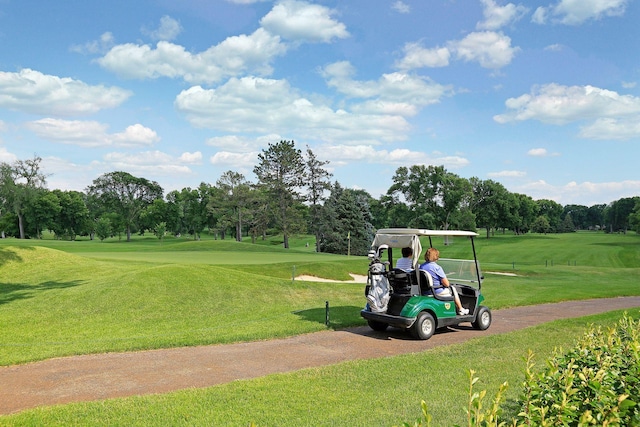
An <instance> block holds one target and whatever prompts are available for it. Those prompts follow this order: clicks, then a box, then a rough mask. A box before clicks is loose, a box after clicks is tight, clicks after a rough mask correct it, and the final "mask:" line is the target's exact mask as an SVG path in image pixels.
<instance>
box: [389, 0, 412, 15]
mask: <svg viewBox="0 0 640 427" xmlns="http://www.w3.org/2000/svg"><path fill="white" fill-rule="evenodd" d="M391 9H393V10H395V11H396V12H398V13H409V12H411V7H410V6H409V5H408V4H406V3H405V2H403V1H400V0H397V1H395V2H394V3H393V4H392V5H391Z"/></svg>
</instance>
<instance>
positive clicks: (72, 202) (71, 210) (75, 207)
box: [53, 190, 89, 240]
mask: <svg viewBox="0 0 640 427" xmlns="http://www.w3.org/2000/svg"><path fill="white" fill-rule="evenodd" d="M53 193H54V194H55V195H56V197H57V198H58V200H59V202H60V210H59V214H58V216H57V218H56V222H55V227H54V230H53V231H54V232H55V233H56V235H57V237H62V236H66V237H68V238H69V239H70V240H75V238H76V235H78V234H86V233H85V232H86V231H87V230H88V228H89V227H88V222H89V209H88V208H87V205H86V204H85V201H84V197H83V194H82V193H80V192H78V191H60V190H53Z"/></svg>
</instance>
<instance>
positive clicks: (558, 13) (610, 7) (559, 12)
mask: <svg viewBox="0 0 640 427" xmlns="http://www.w3.org/2000/svg"><path fill="white" fill-rule="evenodd" d="M627 4H628V0H580V1H577V0H560V1H558V2H557V3H555V4H552V5H549V6H546V7H544V6H540V7H538V8H537V9H536V11H535V12H534V14H533V17H532V19H531V21H532V22H534V23H536V24H546V23H547V22H549V21H551V22H552V23H559V24H565V25H580V24H582V23H584V22H586V21H589V20H599V19H602V18H606V17H614V16H622V15H624V13H625V10H626V7H627Z"/></svg>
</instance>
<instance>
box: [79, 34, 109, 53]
mask: <svg viewBox="0 0 640 427" xmlns="http://www.w3.org/2000/svg"><path fill="white" fill-rule="evenodd" d="M114 44H115V39H114V37H113V34H112V33H111V32H106V33H103V34H102V35H101V36H100V38H99V39H98V40H91V41H88V42H86V43H85V44H74V45H72V46H71V47H70V48H69V50H70V51H71V52H76V53H83V54H97V53H99V54H103V53H106V52H108V51H109V49H111V48H112V47H113V45H114Z"/></svg>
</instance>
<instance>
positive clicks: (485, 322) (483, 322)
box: [472, 305, 491, 331]
mask: <svg viewBox="0 0 640 427" xmlns="http://www.w3.org/2000/svg"><path fill="white" fill-rule="evenodd" d="M472 325H473V327H474V328H476V329H478V330H480V331H484V330H486V329H489V326H491V311H490V310H489V309H488V308H487V307H485V306H483V305H481V306H480V307H478V314H477V316H476V321H475V322H473V323H472Z"/></svg>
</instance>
